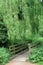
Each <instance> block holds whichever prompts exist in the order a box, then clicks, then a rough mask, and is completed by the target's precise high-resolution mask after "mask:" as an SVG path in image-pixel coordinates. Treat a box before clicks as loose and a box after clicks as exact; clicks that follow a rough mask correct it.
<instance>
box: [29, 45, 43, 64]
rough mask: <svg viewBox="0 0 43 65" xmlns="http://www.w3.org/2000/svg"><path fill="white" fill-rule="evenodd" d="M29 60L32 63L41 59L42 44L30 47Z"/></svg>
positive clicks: (42, 59) (42, 57)
mask: <svg viewBox="0 0 43 65" xmlns="http://www.w3.org/2000/svg"><path fill="white" fill-rule="evenodd" d="M29 60H30V61H32V62H34V63H38V62H41V61H43V46H41V47H38V48H34V49H32V52H31V54H30V56H29Z"/></svg>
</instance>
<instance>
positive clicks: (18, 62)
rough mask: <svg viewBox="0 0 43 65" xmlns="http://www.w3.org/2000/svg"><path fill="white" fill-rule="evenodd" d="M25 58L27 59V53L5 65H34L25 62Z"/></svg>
mask: <svg viewBox="0 0 43 65" xmlns="http://www.w3.org/2000/svg"><path fill="white" fill-rule="evenodd" d="M27 57H28V52H25V53H23V54H21V55H18V56H17V57H15V58H14V59H13V60H12V61H10V62H9V63H8V64H6V65H35V64H32V63H30V62H25V61H26V59H27Z"/></svg>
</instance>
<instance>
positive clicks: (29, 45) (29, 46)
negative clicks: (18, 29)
mask: <svg viewBox="0 0 43 65" xmlns="http://www.w3.org/2000/svg"><path fill="white" fill-rule="evenodd" d="M28 48H29V55H30V53H31V44H28Z"/></svg>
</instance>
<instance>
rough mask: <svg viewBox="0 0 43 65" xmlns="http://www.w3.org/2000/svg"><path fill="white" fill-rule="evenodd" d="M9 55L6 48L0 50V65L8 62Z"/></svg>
mask: <svg viewBox="0 0 43 65" xmlns="http://www.w3.org/2000/svg"><path fill="white" fill-rule="evenodd" d="M9 57H10V54H9V52H8V50H7V49H6V48H0V64H1V65H5V64H6V63H7V62H8V61H9Z"/></svg>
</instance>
